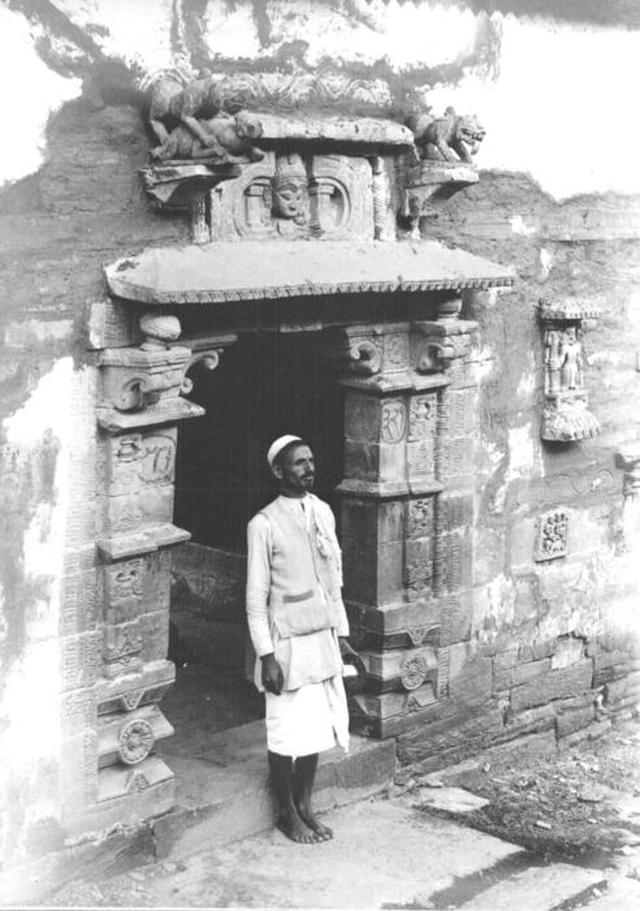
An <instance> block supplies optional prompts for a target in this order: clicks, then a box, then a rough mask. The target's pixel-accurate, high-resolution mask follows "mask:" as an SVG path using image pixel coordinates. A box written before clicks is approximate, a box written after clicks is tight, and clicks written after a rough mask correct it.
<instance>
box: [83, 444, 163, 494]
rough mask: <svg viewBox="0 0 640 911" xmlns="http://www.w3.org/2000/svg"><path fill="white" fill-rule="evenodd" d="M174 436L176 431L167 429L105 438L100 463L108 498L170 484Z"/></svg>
mask: <svg viewBox="0 0 640 911" xmlns="http://www.w3.org/2000/svg"><path fill="white" fill-rule="evenodd" d="M177 433H178V430H177V428H176V427H167V428H163V429H157V430H149V431H141V432H137V433H125V434H121V435H119V436H116V437H108V438H106V439H105V440H104V441H103V443H102V452H101V459H100V461H101V465H102V474H103V479H104V483H105V485H106V489H107V492H108V494H109V495H110V496H118V495H121V494H127V493H131V492H134V493H135V492H136V491H137V490H139V489H140V488H141V487H155V486H156V485H158V484H173V481H174V477H175V458H176V442H177Z"/></svg>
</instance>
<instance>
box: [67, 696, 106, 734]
mask: <svg viewBox="0 0 640 911" xmlns="http://www.w3.org/2000/svg"><path fill="white" fill-rule="evenodd" d="M97 707H98V687H97V686H92V687H89V688H87V689H79V690H73V691H72V692H70V693H66V694H65V695H64V696H63V697H62V710H61V713H60V726H61V731H62V737H63V739H64V740H68V739H70V738H73V737H78V736H80V735H81V734H83V733H84V732H85V731H88V730H90V729H92V728H93V727H94V725H95V721H96V716H97Z"/></svg>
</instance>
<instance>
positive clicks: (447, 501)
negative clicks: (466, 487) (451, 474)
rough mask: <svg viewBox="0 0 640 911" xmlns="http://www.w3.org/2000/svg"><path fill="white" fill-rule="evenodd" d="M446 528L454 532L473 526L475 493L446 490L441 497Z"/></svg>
mask: <svg viewBox="0 0 640 911" xmlns="http://www.w3.org/2000/svg"><path fill="white" fill-rule="evenodd" d="M440 506H441V508H442V511H443V523H444V526H445V527H446V528H447V529H449V531H453V530H454V529H456V528H463V529H464V528H467V527H468V526H470V525H472V524H473V519H474V503H473V492H471V491H460V490H449V489H448V490H446V491H445V493H443V494H442V496H441V497H440Z"/></svg>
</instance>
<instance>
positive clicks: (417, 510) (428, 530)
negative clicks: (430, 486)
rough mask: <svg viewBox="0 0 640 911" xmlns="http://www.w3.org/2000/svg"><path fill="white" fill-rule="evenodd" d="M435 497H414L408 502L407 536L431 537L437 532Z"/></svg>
mask: <svg viewBox="0 0 640 911" xmlns="http://www.w3.org/2000/svg"><path fill="white" fill-rule="evenodd" d="M434 517H435V497H433V496H427V497H412V498H410V499H409V500H407V503H406V519H405V534H406V537H407V538H424V537H430V536H432V535H433V534H434V532H435V523H434Z"/></svg>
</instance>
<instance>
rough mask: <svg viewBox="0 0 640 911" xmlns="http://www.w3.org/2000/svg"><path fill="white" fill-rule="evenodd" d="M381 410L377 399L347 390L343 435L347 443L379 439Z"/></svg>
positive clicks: (353, 390)
mask: <svg viewBox="0 0 640 911" xmlns="http://www.w3.org/2000/svg"><path fill="white" fill-rule="evenodd" d="M380 419H381V409H380V400H379V398H377V397H375V398H374V397H373V396H371V395H367V394H366V393H363V392H358V391H357V390H355V389H349V390H348V392H347V394H346V396H345V405H344V433H345V439H346V440H347V442H353V443H367V442H368V441H370V440H377V439H379V437H380Z"/></svg>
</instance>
